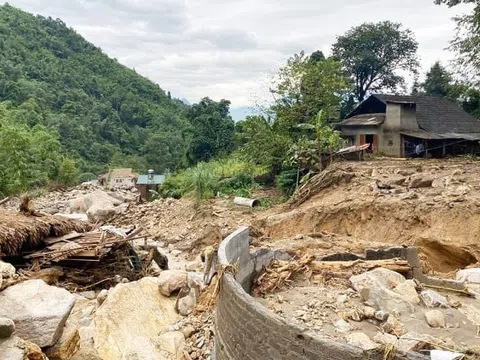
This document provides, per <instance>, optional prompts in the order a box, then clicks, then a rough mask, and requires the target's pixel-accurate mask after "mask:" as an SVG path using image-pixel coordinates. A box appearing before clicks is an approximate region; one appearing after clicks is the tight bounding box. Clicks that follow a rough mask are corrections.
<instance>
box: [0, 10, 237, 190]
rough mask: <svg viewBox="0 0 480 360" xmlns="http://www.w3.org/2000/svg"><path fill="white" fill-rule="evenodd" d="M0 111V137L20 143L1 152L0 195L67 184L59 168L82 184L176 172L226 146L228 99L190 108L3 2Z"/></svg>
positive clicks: (56, 24)
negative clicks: (151, 171)
mask: <svg viewBox="0 0 480 360" xmlns="http://www.w3.org/2000/svg"><path fill="white" fill-rule="evenodd" d="M0 106H1V107H0V109H1V111H0V138H2V139H4V138H8V137H9V136H10V135H9V134H11V133H12V132H13V133H16V134H18V137H19V139H16V138H15V141H18V143H17V144H15V145H13V144H6V143H5V144H6V145H5V147H3V146H2V147H1V148H0V156H1V157H2V159H3V156H6V157H8V158H9V159H8V161H2V162H1V163H0V174H2V179H1V182H0V193H3V194H6V193H11V192H18V191H22V190H25V189H27V188H29V187H31V186H32V185H45V184H46V183H48V182H51V181H56V182H64V183H65V182H67V183H70V182H72V181H76V179H77V178H76V177H74V178H73V180H72V179H71V178H69V179H66V178H65V177H64V174H62V171H61V170H62V169H65V166H66V164H67V163H68V164H69V166H70V167H72V166H73V169H72V170H71V171H70V175H69V176H70V177H72V176H73V175H75V174H76V173H77V170H76V169H78V171H79V172H80V173H82V174H81V176H80V179H87V178H91V177H92V176H93V175H92V174H99V173H101V172H104V171H105V170H106V169H107V168H108V167H113V166H129V167H133V168H135V169H136V170H139V171H145V170H146V168H147V167H154V168H155V170H156V171H158V172H163V171H166V170H175V169H177V168H178V167H180V166H184V165H190V164H193V163H196V162H197V161H198V160H204V161H206V160H209V159H210V158H211V157H213V156H216V155H219V154H225V153H228V152H229V151H230V150H231V141H230V140H231V138H232V136H233V128H234V124H233V121H232V119H231V118H230V116H229V115H228V112H229V111H228V109H229V102H228V101H221V102H220V103H216V102H213V101H211V100H210V99H204V100H203V101H202V102H201V103H200V104H199V105H198V106H193V107H192V108H189V107H188V106H186V105H184V104H183V103H182V102H181V101H179V100H175V99H172V98H171V96H170V94H169V93H165V92H164V91H163V90H162V89H161V88H160V87H159V86H158V85H156V84H154V83H152V82H151V81H149V80H148V79H146V78H143V77H141V76H140V75H138V74H137V73H135V71H134V70H131V69H128V68H126V67H124V66H122V65H121V64H119V63H118V62H117V61H116V60H114V59H110V58H109V57H107V56H106V55H105V54H104V53H102V51H101V50H100V49H98V48H96V47H95V46H93V45H92V44H90V43H88V42H87V41H86V40H84V39H83V38H82V37H81V36H79V35H78V34H76V33H75V32H74V31H73V30H72V29H69V28H67V27H66V25H65V24H64V23H63V22H62V21H61V20H58V19H57V20H53V19H51V18H44V17H41V16H36V17H35V16H33V15H30V14H28V13H25V12H23V11H21V10H19V9H16V8H14V7H12V6H10V5H8V4H6V5H4V6H0ZM206 132H208V133H206ZM23 137H24V138H25V139H27V140H28V144H27V143H23V142H22V141H23V140H22V139H23ZM40 137H44V138H45V139H48V142H49V143H50V144H51V146H50V148H49V150H48V151H47V150H45V152H46V153H49V154H47V155H45V154H43V153H44V149H41V148H37V145H38V146H40V145H42V144H41V141H40ZM20 138H22V139H20ZM219 138H220V139H222V141H221V142H219V141H218V140H217V139H219ZM212 139H214V140H212ZM7 145H8V146H7ZM42 146H43V145H42ZM45 146H46V145H45ZM14 148H15V151H14V152H12V149H14ZM39 154H42V155H39ZM12 156H15V157H16V158H17V159H21V161H16V160H15V158H12ZM38 156H40V157H38ZM44 161H45V162H48V166H43V164H44V163H43V162H44ZM67 180H68V181H67Z"/></svg>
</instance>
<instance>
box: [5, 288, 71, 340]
mask: <svg viewBox="0 0 480 360" xmlns="http://www.w3.org/2000/svg"><path fill="white" fill-rule="evenodd" d="M74 303H75V296H73V295H72V294H70V293H69V292H68V291H67V290H64V289H60V288H57V287H54V286H49V285H47V284H46V283H45V282H44V281H42V280H28V281H25V282H22V283H20V284H17V285H14V286H10V287H9V288H7V289H6V290H4V291H3V292H1V293H0V316H3V317H9V318H11V319H12V320H13V321H14V322H15V326H16V331H15V333H16V335H18V336H20V337H21V338H23V339H25V340H28V341H31V342H34V343H35V344H37V345H38V346H40V347H47V346H52V345H54V344H55V342H56V341H57V340H58V339H59V338H60V336H61V334H62V330H63V326H64V324H65V321H66V320H67V317H68V315H69V314H70V311H71V310H72V308H73V305H74Z"/></svg>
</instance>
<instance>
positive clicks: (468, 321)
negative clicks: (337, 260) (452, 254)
mask: <svg viewBox="0 0 480 360" xmlns="http://www.w3.org/2000/svg"><path fill="white" fill-rule="evenodd" d="M293 262H294V261H291V262H290V263H293ZM354 263H355V261H352V264H354ZM298 264H299V266H298V269H302V270H301V271H297V272H296V273H294V274H293V275H289V273H288V272H289V271H290V270H291V267H292V266H291V265H290V267H288V268H287V267H286V266H284V267H283V268H280V269H278V265H275V264H274V267H273V268H271V269H273V270H269V271H270V273H269V272H267V273H266V274H267V277H270V278H271V277H272V275H269V274H271V272H272V271H274V272H276V273H278V270H279V271H280V273H282V272H287V273H286V274H285V276H287V277H288V282H283V283H278V282H277V284H279V286H278V287H276V288H272V287H268V286H266V285H265V280H262V278H260V282H259V284H258V285H257V286H261V290H262V291H260V292H259V291H258V289H257V291H256V293H257V294H260V295H262V296H261V297H259V298H258V300H259V301H260V302H262V303H264V304H265V305H266V306H267V307H269V308H270V309H271V310H273V311H274V312H275V313H277V314H279V315H280V316H283V317H285V318H287V319H289V320H291V321H293V322H296V323H299V324H303V325H306V326H308V327H309V328H311V329H312V330H314V331H317V332H318V333H320V334H321V335H322V336H325V337H328V338H330V339H334V340H337V341H343V342H346V343H348V344H351V345H353V346H356V347H360V348H362V349H364V350H374V349H377V350H385V349H386V348H388V349H389V352H393V353H394V352H395V351H399V352H401V353H405V352H409V351H416V352H420V353H423V354H426V353H429V352H430V351H432V350H443V351H445V350H448V352H449V353H458V355H457V356H464V355H468V356H471V358H472V359H475V358H478V357H480V348H479V347H478V344H479V339H480V291H479V290H480V269H479V268H471V269H465V270H460V271H458V273H457V279H458V280H460V281H465V284H466V289H465V290H455V289H452V288H449V287H448V286H446V287H437V286H428V285H423V284H421V283H419V282H418V281H416V280H407V279H406V278H405V277H404V276H403V275H401V274H400V273H398V272H397V271H393V270H389V269H387V268H382V267H379V268H376V269H374V270H370V271H360V272H358V271H356V270H354V266H352V267H351V268H350V276H349V278H348V281H347V282H345V281H343V280H344V276H343V275H344V272H345V268H344V269H342V274H341V275H340V278H341V281H334V282H333V283H332V282H331V281H330V280H331V278H332V277H337V276H339V275H338V273H337V272H336V271H334V272H333V273H332V272H331V271H330V269H328V268H325V271H324V272H323V273H317V275H315V272H313V273H312V272H311V271H309V270H308V268H304V267H305V261H303V263H302V260H298ZM309 264H310V263H309ZM276 267H277V270H275V268H276ZM352 274H353V275H352ZM270 281H271V280H269V281H267V285H268V283H269V282H270ZM265 290H271V292H270V293H267V294H266V293H265ZM432 358H433V357H432ZM456 358H457V357H452V359H456ZM466 358H468V357H466Z"/></svg>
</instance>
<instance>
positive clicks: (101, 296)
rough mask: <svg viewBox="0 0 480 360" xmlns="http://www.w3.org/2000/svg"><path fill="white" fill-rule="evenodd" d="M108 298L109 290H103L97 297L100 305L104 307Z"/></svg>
mask: <svg viewBox="0 0 480 360" xmlns="http://www.w3.org/2000/svg"><path fill="white" fill-rule="evenodd" d="M107 296H108V290H107V289H103V290H102V291H100V292H99V293H98V295H97V302H98V305H102V304H103V303H104V301H105V300H106V299H107Z"/></svg>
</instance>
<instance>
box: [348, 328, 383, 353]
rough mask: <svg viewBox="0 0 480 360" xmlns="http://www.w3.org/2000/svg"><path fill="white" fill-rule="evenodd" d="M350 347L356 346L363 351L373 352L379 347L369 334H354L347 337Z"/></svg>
mask: <svg viewBox="0 0 480 360" xmlns="http://www.w3.org/2000/svg"><path fill="white" fill-rule="evenodd" d="M345 339H346V340H347V343H348V344H349V345H352V346H355V347H357V348H360V349H362V350H366V351H368V350H373V349H376V348H377V347H378V344H376V343H374V342H373V341H372V340H371V339H370V338H369V337H368V335H367V334H364V333H360V332H359V333H353V334H349V335H347V336H346V337H345Z"/></svg>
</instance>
